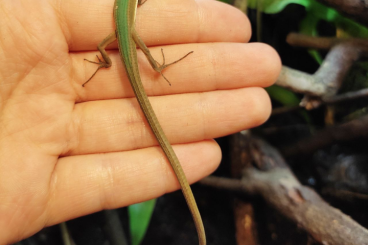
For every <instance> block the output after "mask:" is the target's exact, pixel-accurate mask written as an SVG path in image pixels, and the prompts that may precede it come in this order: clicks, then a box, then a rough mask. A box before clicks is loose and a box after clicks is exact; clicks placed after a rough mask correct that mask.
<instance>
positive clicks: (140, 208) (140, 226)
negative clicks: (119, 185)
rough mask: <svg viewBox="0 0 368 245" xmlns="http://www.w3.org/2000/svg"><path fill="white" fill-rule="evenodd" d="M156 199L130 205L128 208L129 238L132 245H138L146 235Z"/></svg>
mask: <svg viewBox="0 0 368 245" xmlns="http://www.w3.org/2000/svg"><path fill="white" fill-rule="evenodd" d="M155 204H156V199H152V200H149V201H146V202H141V203H137V204H133V205H130V206H129V207H128V214H129V225H130V236H131V238H132V245H139V244H140V243H141V242H142V240H143V238H144V235H145V234H146V231H147V228H148V225H149V222H150V220H151V217H152V213H153V210H154V207H155Z"/></svg>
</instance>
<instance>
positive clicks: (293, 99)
mask: <svg viewBox="0 0 368 245" xmlns="http://www.w3.org/2000/svg"><path fill="white" fill-rule="evenodd" d="M266 91H267V92H268V94H269V95H270V97H271V98H272V99H274V100H276V101H277V102H279V103H281V104H283V105H286V106H297V105H299V103H300V99H299V98H298V96H296V94H295V93H293V92H291V91H290V90H287V89H285V88H282V87H279V86H277V85H273V86H271V87H268V88H266Z"/></svg>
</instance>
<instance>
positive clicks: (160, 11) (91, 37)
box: [61, 0, 251, 51]
mask: <svg viewBox="0 0 368 245" xmlns="http://www.w3.org/2000/svg"><path fill="white" fill-rule="evenodd" d="M113 4H114V0H108V1H100V0H93V1H91V0H83V1H73V0H68V1H63V4H62V5H61V13H62V20H61V22H62V23H64V22H66V25H64V26H65V31H64V33H66V36H67V40H68V43H69V49H70V50H71V51H81V50H95V49H96V45H97V44H98V43H99V42H101V40H102V39H103V38H105V37H106V36H107V35H108V34H110V33H112V32H113V31H114V28H115V25H114V20H113V17H112V15H113ZM136 29H137V31H138V33H139V34H140V36H141V37H142V39H143V40H144V41H145V43H146V44H147V46H155V45H164V44H174V43H193V42H246V41H248V40H249V38H250V35H251V29H250V24H249V21H248V19H247V17H246V16H245V15H244V14H243V13H242V12H241V11H239V10H237V9H236V8H234V7H232V6H230V5H227V4H224V3H221V2H217V1H209V0H198V1H193V0H149V1H147V2H146V3H145V4H143V5H142V6H140V7H138V10H137V19H136ZM113 47H115V48H116V47H117V45H116V44H115V46H113Z"/></svg>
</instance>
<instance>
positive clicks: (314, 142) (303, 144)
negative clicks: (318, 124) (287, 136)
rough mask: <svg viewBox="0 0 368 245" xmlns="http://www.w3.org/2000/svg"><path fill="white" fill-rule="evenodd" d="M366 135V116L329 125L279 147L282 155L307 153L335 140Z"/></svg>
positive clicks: (367, 121)
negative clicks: (297, 140)
mask: <svg viewBox="0 0 368 245" xmlns="http://www.w3.org/2000/svg"><path fill="white" fill-rule="evenodd" d="M366 137H368V116H363V117H361V118H359V119H355V120H352V121H350V122H347V123H344V124H341V125H337V126H331V127H329V128H326V129H324V130H322V131H320V132H317V133H315V134H314V135H313V136H311V137H309V138H306V139H302V140H300V141H299V142H296V143H293V145H291V146H289V147H285V148H283V149H281V152H282V153H283V155H284V156H295V155H298V156H300V155H307V154H310V153H312V152H314V151H316V150H318V149H321V148H323V147H326V146H329V145H331V144H332V143H336V142H345V141H350V140H354V139H359V138H366Z"/></svg>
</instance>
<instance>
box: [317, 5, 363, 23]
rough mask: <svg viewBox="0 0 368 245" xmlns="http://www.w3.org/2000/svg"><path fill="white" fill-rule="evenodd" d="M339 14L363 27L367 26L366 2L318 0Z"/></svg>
mask: <svg viewBox="0 0 368 245" xmlns="http://www.w3.org/2000/svg"><path fill="white" fill-rule="evenodd" d="M318 1H319V2H321V3H323V4H326V5H328V6H330V7H332V8H334V9H336V10H337V11H339V12H340V13H341V14H343V15H345V16H347V17H349V18H352V19H354V20H356V21H358V22H360V23H361V24H363V25H366V26H368V14H367V13H368V1H367V0H349V1H346V0H318Z"/></svg>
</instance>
